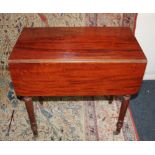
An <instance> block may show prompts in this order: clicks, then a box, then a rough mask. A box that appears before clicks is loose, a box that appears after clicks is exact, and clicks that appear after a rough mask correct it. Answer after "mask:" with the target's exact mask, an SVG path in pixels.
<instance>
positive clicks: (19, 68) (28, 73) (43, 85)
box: [10, 62, 145, 96]
mask: <svg viewBox="0 0 155 155" xmlns="http://www.w3.org/2000/svg"><path fill="white" fill-rule="evenodd" d="M10 70H11V77H12V80H13V83H14V88H15V91H16V94H17V95H20V96H97V95H124V94H135V93H137V92H138V90H139V88H140V85H141V82H142V77H143V74H144V70H145V64H144V63H89V62H88V63H52V64H51V63H47V64H46V63H38V64H36V63H21V64H20V65H19V64H10Z"/></svg>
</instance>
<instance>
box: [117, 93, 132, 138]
mask: <svg viewBox="0 0 155 155" xmlns="http://www.w3.org/2000/svg"><path fill="white" fill-rule="evenodd" d="M129 101H130V95H125V96H123V102H122V104H121V108H120V113H119V117H118V122H117V124H116V131H115V132H114V134H115V135H118V134H119V133H120V130H121V128H122V126H123V122H124V117H125V114H126V111H127V108H128V105H129Z"/></svg>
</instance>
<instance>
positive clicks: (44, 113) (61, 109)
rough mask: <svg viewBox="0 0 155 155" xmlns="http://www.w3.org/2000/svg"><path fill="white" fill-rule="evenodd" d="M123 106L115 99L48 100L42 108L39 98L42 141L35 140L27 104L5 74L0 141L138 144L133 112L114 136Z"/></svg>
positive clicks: (37, 107) (36, 102) (37, 108)
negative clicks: (132, 141) (124, 141)
mask: <svg viewBox="0 0 155 155" xmlns="http://www.w3.org/2000/svg"><path fill="white" fill-rule="evenodd" d="M120 103H121V102H120V99H115V100H114V101H113V103H112V104H108V100H107V99H106V97H48V98H47V97H45V98H44V101H43V105H41V104H40V103H39V100H38V98H34V109H35V114H36V119H37V124H38V131H39V137H37V138H36V139H34V137H33V135H32V131H31V129H30V123H29V119H28V115H27V111H26V109H25V105H24V102H23V101H20V100H18V99H17V98H16V95H15V93H14V90H13V85H12V82H11V80H10V76H9V73H8V72H7V71H5V72H4V71H3V72H1V75H0V140H63V141H67V140H74V141H77V140H81V141H86V140H91V141H96V140H100V141H102V140H104V141H109V140H110V141H113V140H116V141H118V140H121V141H122V140H137V138H136V132H135V130H134V126H133V121H132V118H131V116H130V112H129V111H127V115H126V117H125V122H124V126H123V129H122V131H121V133H120V134H119V135H113V131H114V130H115V128H116V126H115V125H116V122H117V118H118V113H119V107H120ZM13 110H15V112H14V116H13V119H12V123H11V127H10V131H9V132H8V128H9V123H10V120H11V115H12V112H13Z"/></svg>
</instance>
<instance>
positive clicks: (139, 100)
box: [130, 80, 155, 141]
mask: <svg viewBox="0 0 155 155" xmlns="http://www.w3.org/2000/svg"><path fill="white" fill-rule="evenodd" d="M130 108H131V111H132V115H133V118H134V121H135V125H136V128H137V131H138V135H139V138H140V140H143V141H154V140H155V80H145V81H143V84H142V87H141V89H140V92H139V94H138V95H137V96H134V97H133V98H132V100H131V103H130Z"/></svg>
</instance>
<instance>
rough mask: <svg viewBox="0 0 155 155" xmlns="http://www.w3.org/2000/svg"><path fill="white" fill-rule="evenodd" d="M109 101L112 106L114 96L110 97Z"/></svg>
mask: <svg viewBox="0 0 155 155" xmlns="http://www.w3.org/2000/svg"><path fill="white" fill-rule="evenodd" d="M108 100H109V104H112V102H113V100H114V96H109V97H108Z"/></svg>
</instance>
